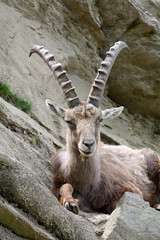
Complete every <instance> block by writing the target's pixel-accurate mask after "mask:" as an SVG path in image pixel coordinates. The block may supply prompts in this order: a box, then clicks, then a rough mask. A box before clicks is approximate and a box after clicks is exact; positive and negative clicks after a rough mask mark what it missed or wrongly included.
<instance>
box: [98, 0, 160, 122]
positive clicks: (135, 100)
mask: <svg viewBox="0 0 160 240" xmlns="http://www.w3.org/2000/svg"><path fill="white" fill-rule="evenodd" d="M99 7H100V14H101V16H102V18H103V24H102V30H103V32H104V35H105V36H106V37H105V40H104V43H103V48H102V54H104V53H105V51H106V49H107V48H108V46H111V45H112V42H113V39H114V41H117V40H118V39H121V40H124V41H125V42H126V43H127V44H128V45H129V47H130V49H131V53H130V54H123V55H122V56H121V57H120V58H119V59H118V60H117V62H116V64H115V66H114V69H113V71H112V73H111V75H110V79H109V82H108V96H109V97H110V98H111V99H112V100H114V101H116V102H117V103H119V104H122V105H124V106H126V107H127V108H128V109H129V111H130V112H139V113H141V114H143V115H144V116H151V117H154V118H157V119H160V106H159V101H160V97H159V96H160V95H159V93H160V79H159V76H160V69H159V67H158V66H160V58H159V51H158V49H159V48H160V24H159V22H160V16H159V11H160V2H159V1H152V0H151V1H150V0H147V1H146V0H142V1H138V0H129V1H125V0H120V1H118V4H117V2H116V1H114V3H113V2H111V1H109V0H108V1H99Z"/></svg>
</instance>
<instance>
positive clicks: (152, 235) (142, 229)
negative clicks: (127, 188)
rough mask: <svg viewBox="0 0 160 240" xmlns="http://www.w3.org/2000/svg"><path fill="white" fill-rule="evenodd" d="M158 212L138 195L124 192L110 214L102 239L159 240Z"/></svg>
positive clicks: (159, 214) (159, 223) (159, 224)
mask: <svg viewBox="0 0 160 240" xmlns="http://www.w3.org/2000/svg"><path fill="white" fill-rule="evenodd" d="M159 236H160V213H159V212H158V211H156V210H155V209H153V208H151V207H150V206H149V204H148V202H145V201H143V199H142V198H140V196H139V195H137V194H133V193H125V194H124V196H123V197H122V199H121V200H120V202H119V204H118V206H117V208H116V209H115V210H114V211H113V213H112V214H111V216H110V218H109V220H108V222H107V224H106V226H105V230H104V233H103V236H102V239H103V240H106V239H107V240H122V239H123V240H128V239H130V240H132V239H133V240H135V239H136V240H151V239H154V240H159Z"/></svg>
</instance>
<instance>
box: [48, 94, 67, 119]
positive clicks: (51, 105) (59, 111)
mask: <svg viewBox="0 0 160 240" xmlns="http://www.w3.org/2000/svg"><path fill="white" fill-rule="evenodd" d="M46 106H47V107H49V108H50V109H51V110H52V111H53V112H54V113H55V114H56V115H57V116H58V117H62V118H63V117H64V114H65V112H66V109H64V108H62V107H59V106H58V105H57V104H55V103H54V102H52V101H51V100H49V99H47V100H46Z"/></svg>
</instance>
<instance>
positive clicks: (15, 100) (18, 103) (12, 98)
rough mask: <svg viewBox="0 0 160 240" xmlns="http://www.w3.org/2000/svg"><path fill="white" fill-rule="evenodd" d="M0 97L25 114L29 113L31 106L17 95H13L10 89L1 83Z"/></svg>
mask: <svg viewBox="0 0 160 240" xmlns="http://www.w3.org/2000/svg"><path fill="white" fill-rule="evenodd" d="M0 96H1V97H2V98H4V99H5V100H6V101H8V102H9V103H11V104H13V105H14V106H15V107H17V108H19V109H21V110H22V111H24V112H26V113H29V112H31V108H32V104H31V103H30V102H29V101H28V100H25V99H23V98H21V97H19V96H18V95H17V94H13V93H12V92H11V90H10V87H9V86H8V85H6V84H4V83H3V82H1V81H0Z"/></svg>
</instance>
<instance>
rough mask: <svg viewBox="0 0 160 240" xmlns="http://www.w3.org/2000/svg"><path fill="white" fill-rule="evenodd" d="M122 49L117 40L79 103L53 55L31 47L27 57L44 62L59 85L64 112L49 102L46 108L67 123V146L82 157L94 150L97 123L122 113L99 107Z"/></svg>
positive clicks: (95, 147) (36, 46)
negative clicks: (83, 98) (66, 105)
mask: <svg viewBox="0 0 160 240" xmlns="http://www.w3.org/2000/svg"><path fill="white" fill-rule="evenodd" d="M123 48H128V46H127V44H126V43H124V42H122V41H119V42H117V43H115V45H114V46H113V47H111V48H110V50H109V51H108V52H107V53H106V58H105V60H104V61H102V63H101V67H100V69H99V70H98V74H97V76H96V78H95V80H94V83H93V84H92V87H91V90H90V93H89V96H88V98H87V100H86V101H80V100H79V96H78V95H77V93H76V91H75V87H73V86H72V81H71V80H69V79H68V77H67V75H66V71H64V70H63V69H62V67H61V64H60V63H57V62H56V61H55V59H54V56H53V55H52V54H50V53H49V51H48V50H45V49H44V48H43V47H42V46H38V45H35V46H34V47H33V49H31V51H30V55H29V56H31V54H32V53H37V54H38V55H39V56H40V57H41V58H43V59H44V61H45V62H46V63H47V64H48V66H49V67H50V69H51V70H52V72H53V73H54V75H55V77H56V79H57V80H58V82H59V84H60V85H61V87H62V90H63V93H64V96H65V99H66V101H67V104H68V107H69V108H68V109H64V108H62V107H60V106H58V105H57V104H55V103H53V102H52V101H50V100H46V105H47V106H49V107H50V109H51V110H52V111H53V112H54V113H56V114H57V115H58V116H60V117H62V118H63V119H64V120H65V121H66V122H67V123H68V126H69V128H68V135H69V136H70V137H69V140H68V141H69V142H70V143H68V144H71V145H72V146H71V147H74V148H77V150H78V151H79V152H80V154H81V155H82V156H84V157H89V156H91V155H92V154H93V153H94V152H95V151H96V149H97V145H98V141H99V125H100V122H102V121H103V120H104V119H110V118H113V117H116V116H118V115H119V114H121V112H122V111H123V107H118V108H111V109H106V110H101V109H100V108H99V104H100V99H101V95H102V92H103V90H104V87H105V83H106V81H107V79H108V76H109V73H110V71H111V68H112V66H113V64H114V61H115V60H116V58H117V56H118V54H119V53H120V51H121V50H122V49H123ZM128 49H129V48H128Z"/></svg>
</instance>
